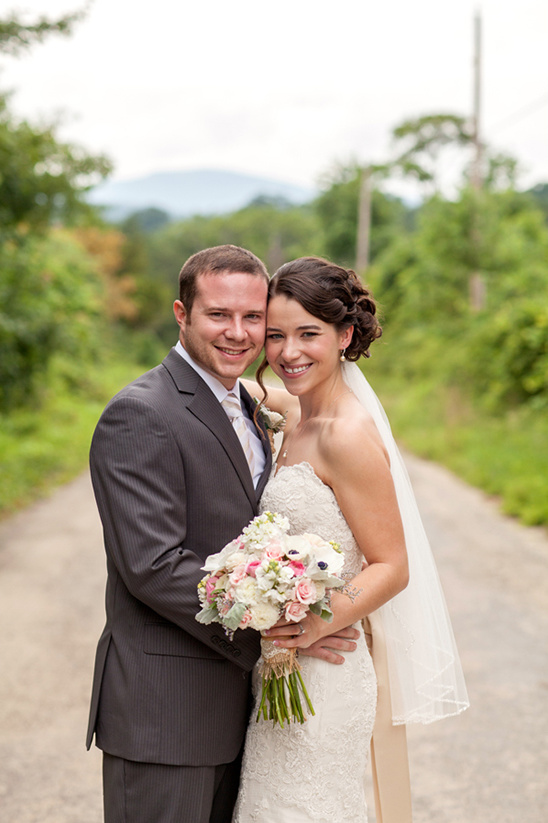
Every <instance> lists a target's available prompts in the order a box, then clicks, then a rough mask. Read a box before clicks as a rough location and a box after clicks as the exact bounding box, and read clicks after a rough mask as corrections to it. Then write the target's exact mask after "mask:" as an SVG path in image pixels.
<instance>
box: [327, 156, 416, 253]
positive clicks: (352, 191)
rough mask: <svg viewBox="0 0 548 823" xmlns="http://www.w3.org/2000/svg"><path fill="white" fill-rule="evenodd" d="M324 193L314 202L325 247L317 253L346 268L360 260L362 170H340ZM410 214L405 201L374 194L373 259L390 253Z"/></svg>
mask: <svg viewBox="0 0 548 823" xmlns="http://www.w3.org/2000/svg"><path fill="white" fill-rule="evenodd" d="M323 185H324V190H323V191H322V193H321V194H320V195H319V197H318V198H317V199H316V200H315V202H314V204H313V205H314V208H315V210H316V212H317V215H318V218H319V222H320V226H321V244H320V245H319V246H318V249H317V250H316V253H321V254H324V255H326V256H327V257H329V258H330V259H332V260H334V261H336V262H337V263H340V264H342V265H346V266H354V263H355V259H356V239H357V219H358V201H359V188H360V169H359V167H358V166H356V165H354V166H338V167H336V168H335V169H334V170H333V171H332V172H331V173H330V174H329V175H328V176H326V177H325V178H324V181H323ZM406 216H407V210H406V207H405V206H404V204H403V203H402V201H401V200H399V199H398V198H397V197H392V196H391V195H387V194H383V193H382V192H380V191H378V190H377V189H375V190H373V192H372V204H371V244H370V249H371V252H370V259H371V260H372V261H374V260H375V259H376V257H377V256H378V255H379V254H380V253H381V252H382V251H383V250H384V249H386V248H387V247H388V246H389V245H390V243H391V242H392V241H393V240H394V239H395V237H396V236H397V235H398V234H399V233H400V232H401V231H402V230H404V228H405V221H406Z"/></svg>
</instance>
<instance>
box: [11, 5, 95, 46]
mask: <svg viewBox="0 0 548 823" xmlns="http://www.w3.org/2000/svg"><path fill="white" fill-rule="evenodd" d="M84 14H85V10H81V11H78V12H74V13H72V14H66V15H64V16H63V17H60V18H59V19H57V20H49V19H48V18H47V17H40V18H39V19H38V20H36V21H35V22H34V23H25V22H23V20H22V18H21V15H18V14H15V13H12V14H9V15H8V16H7V17H5V18H4V19H3V20H0V52H4V54H10V55H18V54H20V53H21V52H22V51H24V50H25V49H28V48H30V46H32V45H34V44H35V43H41V42H42V41H43V40H44V39H45V38H46V37H48V36H49V35H50V34H63V35H69V34H70V33H71V32H72V29H73V27H74V25H75V24H76V23H77V22H78V21H79V20H81V19H82V18H83V16H84Z"/></svg>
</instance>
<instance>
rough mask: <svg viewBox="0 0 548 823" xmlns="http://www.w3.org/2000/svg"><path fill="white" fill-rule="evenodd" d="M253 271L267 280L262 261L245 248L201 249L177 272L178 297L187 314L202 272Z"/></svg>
mask: <svg viewBox="0 0 548 823" xmlns="http://www.w3.org/2000/svg"><path fill="white" fill-rule="evenodd" d="M225 272H228V273H229V274H241V273H243V274H253V275H256V276H258V277H264V279H265V281H266V282H267V283H268V282H269V279H270V278H269V276H268V272H267V270H266V266H265V264H264V263H263V262H262V260H259V258H258V257H257V256H256V255H254V254H253V252H251V251H249V250H248V249H242V248H241V247H240V246H232V245H229V244H227V245H224V246H213V247H212V248H210V249H203V250H202V251H199V252H196V254H193V255H192V257H189V258H188V260H187V261H186V263H185V264H184V266H183V268H182V269H181V271H180V272H179V300H180V301H181V303H182V304H183V306H184V307H185V309H186V312H187V314H188V316H189V317H190V314H191V312H192V304H193V303H194V298H195V297H196V288H197V287H196V281H197V279H198V277H199V275H201V274H222V273H225Z"/></svg>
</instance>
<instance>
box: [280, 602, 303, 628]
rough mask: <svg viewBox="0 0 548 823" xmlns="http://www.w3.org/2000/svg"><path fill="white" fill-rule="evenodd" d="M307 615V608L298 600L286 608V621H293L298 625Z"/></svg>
mask: <svg viewBox="0 0 548 823" xmlns="http://www.w3.org/2000/svg"><path fill="white" fill-rule="evenodd" d="M305 615H306V608H305V606H303V604H302V603H299V602H298V600H292V601H291V602H290V603H288V604H287V606H286V607H285V611H284V617H285V619H286V620H293V622H294V623H298V622H299V621H300V620H302V619H303V617H304V616H305Z"/></svg>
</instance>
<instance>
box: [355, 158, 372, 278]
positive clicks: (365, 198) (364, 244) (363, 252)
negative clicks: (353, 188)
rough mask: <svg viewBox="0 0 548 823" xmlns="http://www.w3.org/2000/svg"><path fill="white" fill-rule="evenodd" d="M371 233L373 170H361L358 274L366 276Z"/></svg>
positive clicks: (357, 253) (357, 247)
mask: <svg viewBox="0 0 548 823" xmlns="http://www.w3.org/2000/svg"><path fill="white" fill-rule="evenodd" d="M370 232H371V168H370V167H369V166H365V167H364V168H362V169H361V170H360V179H359V193H358V230H357V235H358V236H357V238H356V272H357V274H359V275H363V274H365V272H366V271H367V268H368V266H369V235H370Z"/></svg>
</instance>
